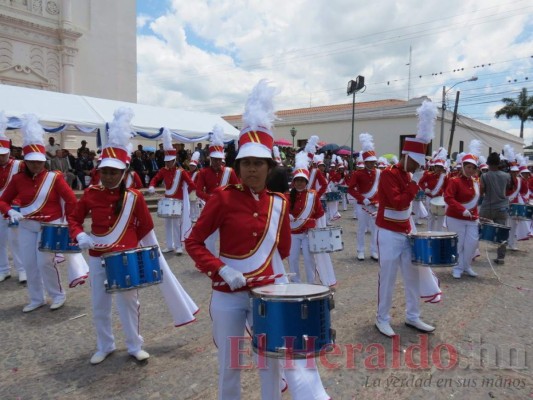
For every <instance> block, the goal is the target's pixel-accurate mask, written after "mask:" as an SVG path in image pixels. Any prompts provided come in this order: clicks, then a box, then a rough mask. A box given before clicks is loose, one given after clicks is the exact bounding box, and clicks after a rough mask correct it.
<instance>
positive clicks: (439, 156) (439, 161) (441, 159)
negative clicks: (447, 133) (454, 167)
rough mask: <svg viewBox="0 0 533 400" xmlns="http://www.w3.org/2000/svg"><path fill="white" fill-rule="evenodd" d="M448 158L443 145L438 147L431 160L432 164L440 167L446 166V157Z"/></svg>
mask: <svg viewBox="0 0 533 400" xmlns="http://www.w3.org/2000/svg"><path fill="white" fill-rule="evenodd" d="M447 158H448V150H446V149H445V148H444V147H441V148H439V150H437V152H436V153H435V155H434V156H433V159H432V160H431V161H432V162H433V163H432V164H433V165H439V166H441V167H444V168H446V159H447Z"/></svg>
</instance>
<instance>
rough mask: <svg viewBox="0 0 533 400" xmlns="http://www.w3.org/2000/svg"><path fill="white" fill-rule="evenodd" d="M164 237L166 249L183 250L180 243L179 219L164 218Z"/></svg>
mask: <svg viewBox="0 0 533 400" xmlns="http://www.w3.org/2000/svg"><path fill="white" fill-rule="evenodd" d="M165 236H166V242H167V248H169V249H174V250H183V245H182V243H181V217H178V218H165Z"/></svg>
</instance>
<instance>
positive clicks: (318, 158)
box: [315, 153, 324, 164]
mask: <svg viewBox="0 0 533 400" xmlns="http://www.w3.org/2000/svg"><path fill="white" fill-rule="evenodd" d="M315 160H316V161H315V162H316V163H317V164H319V163H323V162H324V153H322V154H317V155H315Z"/></svg>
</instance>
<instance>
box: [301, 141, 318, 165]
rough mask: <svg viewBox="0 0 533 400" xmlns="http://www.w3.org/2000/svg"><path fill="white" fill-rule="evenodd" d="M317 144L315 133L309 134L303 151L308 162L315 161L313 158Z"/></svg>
mask: <svg viewBox="0 0 533 400" xmlns="http://www.w3.org/2000/svg"><path fill="white" fill-rule="evenodd" d="M317 145H318V136H316V135H313V136H311V137H310V138H309V139H308V140H307V143H306V144H305V147H304V151H305V152H306V153H307V158H308V160H309V162H314V161H315V160H314V158H315V153H316V148H317Z"/></svg>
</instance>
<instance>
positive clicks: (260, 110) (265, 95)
mask: <svg viewBox="0 0 533 400" xmlns="http://www.w3.org/2000/svg"><path fill="white" fill-rule="evenodd" d="M276 91H277V90H276V88H275V87H273V86H269V85H268V82H267V80H266V79H261V80H260V81H259V82H258V83H257V85H255V87H254V88H253V89H252V92H251V93H250V95H249V96H248V99H247V100H246V105H245V107H244V113H243V114H242V122H243V125H242V126H243V128H242V129H241V132H240V134H239V152H238V153H237V157H236V159H237V160H238V159H240V158H244V157H257V158H270V159H271V158H272V147H273V146H274V136H273V135H272V128H273V124H274V121H275V120H276V114H275V112H274V95H275V94H276Z"/></svg>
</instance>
